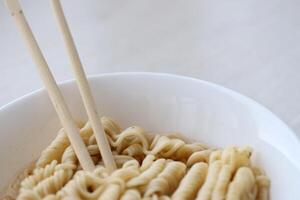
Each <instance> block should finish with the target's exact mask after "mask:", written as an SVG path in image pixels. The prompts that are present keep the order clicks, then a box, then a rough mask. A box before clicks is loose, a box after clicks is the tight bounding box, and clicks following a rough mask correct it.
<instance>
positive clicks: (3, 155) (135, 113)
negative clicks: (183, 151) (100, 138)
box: [0, 73, 300, 200]
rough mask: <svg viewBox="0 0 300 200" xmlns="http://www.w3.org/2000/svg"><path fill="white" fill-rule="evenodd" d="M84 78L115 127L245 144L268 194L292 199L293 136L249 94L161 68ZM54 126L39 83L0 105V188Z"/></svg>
mask: <svg viewBox="0 0 300 200" xmlns="http://www.w3.org/2000/svg"><path fill="white" fill-rule="evenodd" d="M89 81H90V84H91V88H92V90H93V94H94V97H95V99H96V102H97V105H98V106H99V108H98V110H99V111H101V114H102V115H107V116H111V117H112V118H113V119H115V120H116V121H117V122H119V123H120V124H121V126H122V127H127V126H130V125H140V126H142V127H144V128H145V129H146V130H149V131H158V132H164V131H179V132H182V133H184V134H185V135H186V136H187V137H189V138H193V139H196V140H198V141H203V142H204V143H207V144H209V145H212V146H220V147H224V146H227V145H232V144H234V145H250V146H252V147H254V149H255V154H254V162H255V163H256V164H257V165H259V166H262V167H263V168H264V169H265V170H266V172H267V174H268V176H269V177H270V178H271V181H272V186H271V199H272V200H282V199H289V200H292V199H295V200H296V199H297V200H298V199H299V197H300V189H299V186H300V156H299V155H300V142H299V139H298V138H297V137H296V136H295V134H294V133H293V132H292V131H291V130H290V129H289V128H288V127H287V126H286V125H285V124H284V123H283V122H282V121H280V120H279V119H278V118H277V117H276V116H274V115H273V114H272V113H271V112H269V111H268V110H267V109H265V108H263V107H262V106H260V105H258V104H257V103H255V102H254V101H252V100H250V99H248V98H246V97H244V96H242V95H239V94H237V93H235V92H233V91H231V90H228V89H225V88H223V87H221V86H217V85H215V84H212V83H208V82H205V81H201V80H197V79H193V78H188V77H182V76H175V75H168V74H156V73H117V74H105V75H98V76H93V77H91V78H89ZM60 87H61V90H62V93H63V94H64V96H65V98H66V100H67V103H68V105H69V108H70V109H71V111H72V113H73V116H74V118H75V119H76V120H81V121H83V120H86V114H85V111H84V109H83V106H82V102H81V99H80V96H79V93H78V90H77V88H76V85H75V83H74V81H67V82H65V83H63V84H61V85H60ZM59 128H60V124H59V121H58V118H57V116H56V113H55V111H54V110H53V107H52V105H51V103H50V101H49V98H48V96H47V94H46V92H45V91H44V90H39V91H36V92H33V93H31V94H29V95H26V96H24V97H22V98H20V99H18V100H16V101H14V102H12V103H10V104H8V105H6V106H4V107H2V108H1V109H0V163H1V172H0V180H1V181H0V192H3V189H4V187H5V186H6V185H7V183H8V182H9V181H11V180H12V178H13V177H14V176H15V175H16V173H17V172H19V170H20V169H22V168H24V167H25V166H26V165H27V164H28V163H29V162H31V161H33V160H34V159H36V158H37V157H38V156H39V153H40V152H41V151H42V150H43V149H44V148H45V147H46V145H47V144H48V143H49V142H50V141H51V140H52V139H53V138H54V137H55V135H56V132H57V131H58V129H59Z"/></svg>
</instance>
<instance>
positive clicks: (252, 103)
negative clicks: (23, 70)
mask: <svg viewBox="0 0 300 200" xmlns="http://www.w3.org/2000/svg"><path fill="white" fill-rule="evenodd" d="M117 76H148V77H151V76H152V77H153V76H155V77H163V78H175V79H181V80H188V81H193V82H198V83H201V84H204V85H207V86H209V87H212V88H214V89H217V90H218V91H221V92H224V93H226V94H228V95H230V96H232V97H234V98H236V99H237V100H239V101H241V102H243V103H245V104H247V105H248V106H249V107H256V108H258V109H260V110H263V112H265V113H266V114H267V115H269V116H270V117H272V118H274V119H277V121H278V123H280V126H282V127H284V128H285V131H286V132H289V134H292V135H293V136H294V137H295V138H296V139H297V142H298V143H299V145H300V137H299V136H298V135H297V134H296V133H295V132H294V131H293V130H292V129H291V128H290V127H289V126H288V125H287V124H286V123H285V122H284V121H283V120H282V119H281V118H280V117H279V116H277V115H275V114H274V113H273V112H272V111H270V110H269V109H268V108H267V107H266V106H265V105H262V104H260V103H258V102H256V101H255V100H254V99H252V98H250V97H248V96H246V95H244V94H241V93H238V92H236V91H234V90H232V89H229V88H227V87H224V86H222V85H219V84H216V83H213V82H210V81H206V80H202V79H199V78H195V77H190V76H184V75H178V74H172V73H162V72H109V73H101V74H93V75H88V76H87V78H88V80H89V81H90V80H95V79H98V78H103V77H105V78H107V77H117ZM74 82H75V79H74V78H71V79H67V80H64V81H60V82H58V83H57V84H58V86H59V87H62V86H65V85H69V84H73V83H74ZM41 92H45V88H44V87H41V88H39V89H36V90H33V91H31V92H29V93H27V94H25V95H22V96H20V97H17V98H16V99H14V100H12V101H10V102H8V103H6V104H4V105H2V106H0V112H3V111H4V110H6V109H7V108H9V107H11V106H13V105H14V104H16V103H18V102H20V101H23V100H25V99H27V98H32V97H33V96H36V95H39V94H40V93H41Z"/></svg>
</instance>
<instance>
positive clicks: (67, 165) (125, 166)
mask: <svg viewBox="0 0 300 200" xmlns="http://www.w3.org/2000/svg"><path fill="white" fill-rule="evenodd" d="M101 122H102V124H103V127H104V129H105V133H106V135H107V138H108V140H109V143H110V146H111V149H112V151H113V154H114V158H115V161H116V163H117V166H118V169H117V170H116V171H114V172H113V173H112V174H109V173H108V171H107V170H106V169H105V168H104V166H103V162H102V159H101V156H100V152H99V149H98V146H97V143H96V140H95V137H94V136H93V131H92V129H91V127H90V124H89V123H86V124H85V126H84V127H83V128H81V130H80V135H81V137H82V139H83V140H84V142H85V144H86V145H87V148H88V151H89V153H90V155H91V157H92V159H93V161H94V163H95V164H96V165H97V167H96V169H95V170H94V171H93V172H86V171H83V170H82V168H81V166H80V165H79V163H78V160H77V158H76V155H75V153H74V151H73V149H72V147H71V146H70V142H69V140H68V138H67V136H66V134H65V133H64V131H63V130H61V131H60V132H59V133H58V135H57V137H56V138H55V140H54V141H53V142H52V143H51V144H50V145H49V146H48V147H47V148H46V149H45V150H44V151H43V152H42V154H41V156H40V158H39V159H38V161H37V162H36V165H35V167H34V169H33V170H32V171H31V172H30V173H29V174H27V175H26V176H27V177H26V178H25V179H24V176H21V178H19V179H23V180H22V181H17V182H15V184H13V185H12V187H11V192H10V193H8V194H7V195H6V197H4V199H19V200H40V199H46V200H60V199H70V200H71V199H75V200H78V199H87V200H107V199H109V200H139V199H145V200H168V199H174V200H190V199H197V200H225V199H226V200H267V199H268V193H269V186H270V181H269V179H268V178H267V177H266V175H265V174H264V172H263V171H262V170H261V169H259V168H257V167H254V166H252V165H251V161H250V157H251V154H252V149H251V148H249V147H228V148H225V149H210V148H206V147H204V146H203V145H201V144H199V143H187V142H185V141H184V140H183V139H180V138H179V137H176V136H172V135H170V136H165V135H155V136H150V135H147V134H146V133H145V132H144V131H143V129H141V128H140V127H137V126H132V127H129V128H127V129H125V130H121V129H120V128H119V127H118V125H117V124H116V123H115V122H114V121H113V120H111V119H110V118H107V117H103V118H102V119H101Z"/></svg>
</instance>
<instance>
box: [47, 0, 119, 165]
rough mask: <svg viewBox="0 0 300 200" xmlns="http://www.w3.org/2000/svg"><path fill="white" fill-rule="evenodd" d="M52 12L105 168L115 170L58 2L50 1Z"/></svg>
mask: <svg viewBox="0 0 300 200" xmlns="http://www.w3.org/2000/svg"><path fill="white" fill-rule="evenodd" d="M51 4H52V7H53V11H54V14H55V17H56V19H57V23H58V25H59V29H60V31H61V33H62V36H63V40H64V43H65V47H66V49H67V52H68V55H69V59H70V61H71V66H72V69H73V72H74V74H75V77H76V81H77V84H78V86H79V90H80V94H81V96H82V99H83V102H84V106H85V109H86V111H87V114H88V117H89V120H90V122H91V125H92V128H93V130H94V135H95V138H96V141H97V143H98V146H99V150H100V152H101V156H102V159H103V161H104V164H105V166H106V168H107V169H108V170H109V171H114V170H115V169H116V163H115V160H114V158H113V155H112V152H111V149H110V146H109V143H108V141H107V138H106V135H105V132H104V129H103V127H102V125H101V123H100V119H99V115H98V113H97V109H96V104H95V101H94V99H93V96H92V92H91V89H90V87H89V84H88V81H87V78H86V75H85V72H84V69H83V66H82V64H81V61H80V58H79V55H78V52H77V49H76V47H75V44H74V40H73V38H72V35H71V32H70V29H69V26H68V23H67V21H66V18H65V15H64V12H63V9H62V6H61V4H60V0H51Z"/></svg>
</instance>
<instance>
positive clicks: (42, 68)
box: [6, 0, 95, 171]
mask: <svg viewBox="0 0 300 200" xmlns="http://www.w3.org/2000/svg"><path fill="white" fill-rule="evenodd" d="M6 4H7V7H8V9H9V11H10V13H11V15H12V17H13V19H14V21H15V23H16V26H17V28H18V29H19V32H20V33H21V35H22V36H23V39H24V41H25V43H26V46H27V48H28V50H29V52H30V54H31V57H32V59H33V61H34V63H35V65H36V67H37V70H38V72H39V74H40V77H41V79H42V81H43V82H44V85H45V87H46V89H47V91H48V94H49V96H50V98H51V101H52V103H53V105H54V108H55V110H56V112H57V114H58V117H59V119H60V122H61V124H62V126H63V127H64V129H65V131H66V133H67V135H68V137H69V140H70V143H71V145H72V147H73V149H74V151H75V153H76V156H77V158H78V160H79V162H80V164H81V166H82V168H83V169H84V170H87V171H93V170H94V168H95V165H94V163H93V161H92V159H91V157H90V154H89V152H88V150H87V148H86V146H85V144H84V142H83V141H82V139H81V137H80V135H79V130H78V128H77V127H76V124H75V122H74V120H73V118H72V116H71V113H70V111H69V109H68V107H67V105H66V103H65V101H64V99H63V96H62V94H61V93H60V90H59V88H58V86H57V84H56V82H55V79H54V77H53V75H52V74H51V71H50V69H49V67H48V64H47V62H46V60H45V58H44V56H43V54H42V52H41V50H40V48H39V46H38V44H37V42H36V40H35V38H34V35H33V33H32V31H31V29H30V27H29V25H28V23H27V21H26V18H25V16H24V15H23V11H22V8H21V6H20V4H19V2H18V0H6Z"/></svg>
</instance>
